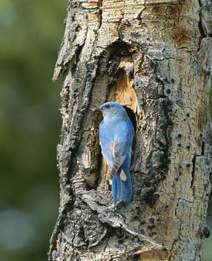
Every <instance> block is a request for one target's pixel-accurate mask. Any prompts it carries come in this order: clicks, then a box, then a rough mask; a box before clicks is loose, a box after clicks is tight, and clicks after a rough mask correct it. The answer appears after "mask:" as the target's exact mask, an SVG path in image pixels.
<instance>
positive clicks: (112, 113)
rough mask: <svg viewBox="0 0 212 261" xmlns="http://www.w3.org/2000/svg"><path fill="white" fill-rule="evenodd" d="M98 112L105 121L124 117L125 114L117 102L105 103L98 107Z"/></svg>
mask: <svg viewBox="0 0 212 261" xmlns="http://www.w3.org/2000/svg"><path fill="white" fill-rule="evenodd" d="M100 110H101V112H102V114H103V116H104V118H107V119H113V118H116V117H126V116H127V112H126V110H125V109H124V107H123V106H122V105H121V104H119V103H118V102H106V103H103V104H102V105H101V106H100Z"/></svg>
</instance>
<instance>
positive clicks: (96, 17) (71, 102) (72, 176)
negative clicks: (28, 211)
mask: <svg viewBox="0 0 212 261" xmlns="http://www.w3.org/2000/svg"><path fill="white" fill-rule="evenodd" d="M211 14H212V2H211V1H210V0H201V1H196V0H193V1H192V0H182V1H180V0H179V1H174V0H70V1H69V6H68V13H67V18H66V28H65V34H64V39H63V42H62V46H61V49H60V53H59V56H58V60H57V63H56V66H55V72H54V79H55V80H56V79H57V78H58V77H59V75H63V77H64V83H63V87H62V91H61V99H62V105H61V114H62V132H61V140H60V144H59V145H58V148H57V156H58V169H59V177H60V206H59V215H58V220H57V222H56V225H55V229H54V231H53V234H52V237H51V242H50V251H49V260H51V261H66V260H67V261H71V260H73V261H75V260H81V261H91V260H96V261H97V260H99V261H100V260H101V261H106V260H123V261H125V260H145V261H153V260H154V261H156V260H157V261H166V260H167V261H168V260H169V261H180V260H182V261H198V260H201V256H202V251H201V245H202V240H203V239H204V238H205V237H208V235H209V230H208V228H207V225H206V216H207V206H208V200H209V193H210V174H211V172H212V132H211V127H210V119H209V95H208V93H209V86H210V80H211V73H212V69H211V68H212V51H211V50H212V15H211ZM110 100H113V101H114V100H115V101H118V102H120V103H121V104H122V105H125V106H126V107H127V108H128V111H129V115H130V117H131V119H132V121H133V123H134V125H135V130H136V135H135V140H134V145H133V162H132V167H131V174H132V179H133V191H134V199H133V202H132V203H131V204H130V206H128V207H127V208H117V209H115V210H114V209H113V208H112V207H111V191H110V184H109V180H108V170H107V166H106V164H105V162H104V161H103V159H102V157H101V153H100V147H99V142H98V125H99V123H100V121H101V115H100V114H99V113H98V111H97V110H96V109H97V108H98V107H99V106H100V105H101V104H102V103H104V102H105V101H110ZM129 109H130V110H129Z"/></svg>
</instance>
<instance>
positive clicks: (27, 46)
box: [0, 0, 67, 261]
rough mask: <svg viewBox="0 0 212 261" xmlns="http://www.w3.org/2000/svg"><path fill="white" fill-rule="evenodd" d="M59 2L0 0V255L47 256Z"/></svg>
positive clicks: (18, 259) (54, 182)
mask: <svg viewBox="0 0 212 261" xmlns="http://www.w3.org/2000/svg"><path fill="white" fill-rule="evenodd" d="M66 6H67V1H65V0H45V1H43V0H36V1H29V0H15V1H13V0H0V35H1V37H0V106H1V109H0V158H1V167H0V170H1V175H0V186H1V189H0V260H2V261H25V260H27V261H29V260H30V261H34V260H36V261H40V260H47V256H46V253H47V251H48V244H49V238H50V235H51V232H52V229H53V225H54V222H55V220H56V215H57V208H58V178H57V170H56V144H57V142H58V139H59V132H60V115H59V112H58V108H59V102H60V101H59V91H60V83H59V82H58V83H56V84H53V83H52V81H51V78H52V74H53V68H54V64H55V61H56V58H57V53H58V50H59V46H60V42H61V39H62V36H63V31H64V18H65V14H66Z"/></svg>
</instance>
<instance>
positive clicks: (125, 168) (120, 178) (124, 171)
mask: <svg viewBox="0 0 212 261" xmlns="http://www.w3.org/2000/svg"><path fill="white" fill-rule="evenodd" d="M132 194H133V193H132V180H131V175H130V171H129V164H128V162H127V160H126V161H125V162H124V163H123V164H122V166H121V167H120V168H119V170H118V171H117V173H116V174H115V175H114V176H113V179H112V198H113V203H114V204H118V203H120V202H123V203H124V204H125V205H128V204H129V203H130V202H131V201H132Z"/></svg>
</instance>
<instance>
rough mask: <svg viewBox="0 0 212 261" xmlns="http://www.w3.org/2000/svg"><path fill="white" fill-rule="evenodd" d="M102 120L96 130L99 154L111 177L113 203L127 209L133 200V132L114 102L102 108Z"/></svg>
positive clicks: (123, 111)
mask: <svg viewBox="0 0 212 261" xmlns="http://www.w3.org/2000/svg"><path fill="white" fill-rule="evenodd" d="M100 110H101V111H102V113H103V120H102V122H101V123H100V126H99V140H100V146H101V151H102V155H103V157H104V159H105V160H106V162H107V165H108V167H109V170H110V173H111V176H112V200H113V203H114V204H115V205H116V204H119V203H120V202H123V203H124V204H125V205H127V204H128V203H129V202H130V201H131V200H132V193H133V191H132V181H131V175H130V164H131V148H132V142H133V136H134V128H133V125H132V122H131V120H130V119H129V117H128V114H127V112H126V110H125V109H124V107H123V106H121V105H120V104H119V103H117V102H106V103H104V104H103V105H101V107H100Z"/></svg>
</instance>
